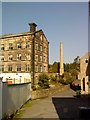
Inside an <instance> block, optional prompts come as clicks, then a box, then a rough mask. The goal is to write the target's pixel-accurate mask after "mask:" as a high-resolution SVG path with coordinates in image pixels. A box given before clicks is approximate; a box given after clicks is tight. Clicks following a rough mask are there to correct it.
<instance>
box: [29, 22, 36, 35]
mask: <svg viewBox="0 0 90 120" xmlns="http://www.w3.org/2000/svg"><path fill="white" fill-rule="evenodd" d="M29 26H30V33H32V32H35V31H36V27H37V25H36V24H35V23H29Z"/></svg>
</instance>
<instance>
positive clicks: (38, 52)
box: [0, 23, 49, 84]
mask: <svg viewBox="0 0 90 120" xmlns="http://www.w3.org/2000/svg"><path fill="white" fill-rule="evenodd" d="M29 25H30V32H24V33H20V34H8V35H3V36H1V37H0V61H1V62H0V73H1V74H0V76H1V77H3V80H6V79H9V80H10V79H12V81H13V83H15V82H25V81H32V83H33V84H37V82H38V75H39V74H40V73H42V72H46V73H48V62H49V58H48V45H49V42H48V40H47V38H46V37H45V35H44V33H43V31H42V29H40V30H37V31H36V26H37V25H36V24H35V23H30V24H29Z"/></svg>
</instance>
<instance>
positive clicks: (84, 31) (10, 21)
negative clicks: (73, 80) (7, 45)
mask: <svg viewBox="0 0 90 120" xmlns="http://www.w3.org/2000/svg"><path fill="white" fill-rule="evenodd" d="M30 22H35V23H36V24H37V30H39V29H42V30H43V32H44V34H45V36H46V38H47V39H48V41H49V63H50V64H52V63H53V62H54V61H57V62H59V61H60V42H61V41H62V43H63V55H64V63H70V62H73V60H74V58H76V57H77V56H80V57H82V56H83V55H85V53H86V52H88V2H83V3H82V2H43V3H41V2H34V3H33V2H12V3H11V2H3V3H2V34H10V33H12V34H15V33H21V32H29V30H30V28H29V25H28V23H30Z"/></svg>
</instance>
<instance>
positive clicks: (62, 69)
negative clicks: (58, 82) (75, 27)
mask: <svg viewBox="0 0 90 120" xmlns="http://www.w3.org/2000/svg"><path fill="white" fill-rule="evenodd" d="M63 73H64V67H63V45H62V42H60V76H62V75H63Z"/></svg>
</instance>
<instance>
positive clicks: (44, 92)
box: [31, 85, 70, 100]
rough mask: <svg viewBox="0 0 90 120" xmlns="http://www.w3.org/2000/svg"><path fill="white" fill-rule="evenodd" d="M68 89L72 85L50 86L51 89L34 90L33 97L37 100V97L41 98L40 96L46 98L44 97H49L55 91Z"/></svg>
mask: <svg viewBox="0 0 90 120" xmlns="http://www.w3.org/2000/svg"><path fill="white" fill-rule="evenodd" d="M68 89H70V85H66V86H56V87H53V88H49V89H42V90H36V91H32V94H31V99H32V100H35V99H39V98H44V97H47V96H49V95H53V94H55V93H58V92H62V91H64V90H68Z"/></svg>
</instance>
